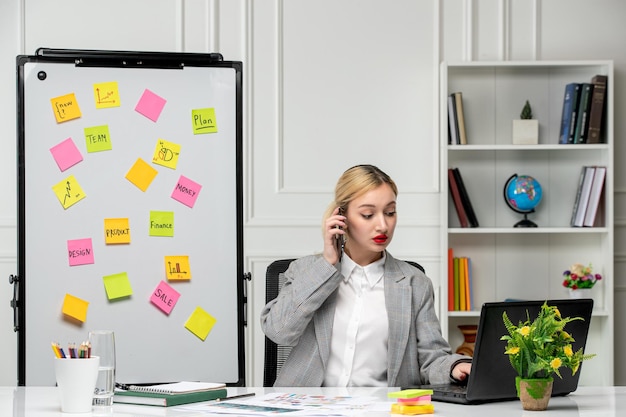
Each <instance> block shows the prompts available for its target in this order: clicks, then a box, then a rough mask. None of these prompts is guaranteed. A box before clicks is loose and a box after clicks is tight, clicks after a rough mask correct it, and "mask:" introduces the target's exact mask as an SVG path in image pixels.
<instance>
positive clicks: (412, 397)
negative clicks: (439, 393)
mask: <svg viewBox="0 0 626 417" xmlns="http://www.w3.org/2000/svg"><path fill="white" fill-rule="evenodd" d="M432 395H433V390H431V389H405V390H402V391H395V392H390V393H388V394H387V396H388V397H389V398H395V399H396V402H395V403H393V404H391V414H403V415H417V414H434V413H435V406H434V405H433V404H432V402H431V400H432Z"/></svg>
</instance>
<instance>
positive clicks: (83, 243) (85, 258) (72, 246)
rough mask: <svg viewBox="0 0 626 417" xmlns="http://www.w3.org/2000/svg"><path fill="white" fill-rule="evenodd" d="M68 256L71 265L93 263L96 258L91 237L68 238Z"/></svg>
mask: <svg viewBox="0 0 626 417" xmlns="http://www.w3.org/2000/svg"><path fill="white" fill-rule="evenodd" d="M67 257H68V258H69V262H70V266H77V265H87V264H92V263H93V262H94V260H93V244H92V242H91V238H86V239H74V240H68V241H67Z"/></svg>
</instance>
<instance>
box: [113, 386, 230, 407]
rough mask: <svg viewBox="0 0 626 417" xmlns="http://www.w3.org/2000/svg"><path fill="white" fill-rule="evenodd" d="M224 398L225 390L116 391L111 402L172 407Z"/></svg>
mask: <svg viewBox="0 0 626 417" xmlns="http://www.w3.org/2000/svg"><path fill="white" fill-rule="evenodd" d="M226 396H227V391H226V388H217V389H215V388H214V389H210V390H206V391H193V392H182V393H173V394H166V393H160V392H145V391H120V390H116V391H115V393H114V394H113V402H114V403H124V404H139V405H154V406H159V407H170V406H174V405H181V404H190V403H196V402H201V401H211V400H217V399H219V398H226Z"/></svg>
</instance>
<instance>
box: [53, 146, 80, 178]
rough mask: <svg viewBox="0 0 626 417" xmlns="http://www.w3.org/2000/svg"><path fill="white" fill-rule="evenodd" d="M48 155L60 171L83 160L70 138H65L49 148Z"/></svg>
mask: <svg viewBox="0 0 626 417" xmlns="http://www.w3.org/2000/svg"><path fill="white" fill-rule="evenodd" d="M50 153H51V154H52V157H53V158H54V161H55V162H56V163H57V165H58V166H59V169H60V170H61V171H65V170H66V169H68V168H71V167H73V166H74V165H76V164H77V163H79V162H80V161H82V160H83V156H82V155H81V154H80V151H79V150H78V148H77V147H76V144H75V143H74V141H73V140H72V138H67V139H65V140H64V141H63V142H61V143H59V144H58V145H55V146H53V147H52V148H50Z"/></svg>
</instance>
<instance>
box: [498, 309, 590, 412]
mask: <svg viewBox="0 0 626 417" xmlns="http://www.w3.org/2000/svg"><path fill="white" fill-rule="evenodd" d="M502 320H503V322H504V326H505V327H506V330H507V332H508V334H505V335H504V336H502V337H501V338H500V340H505V341H506V342H507V343H506V350H505V352H504V353H505V354H506V355H509V359H510V360H511V365H512V366H513V368H514V369H515V371H516V372H517V377H516V378H515V386H516V388H517V395H518V396H519V398H520V401H521V402H522V408H523V409H524V410H533V411H541V410H545V409H547V408H548V402H549V401H550V396H551V395H552V383H553V379H552V375H553V374H556V375H557V376H558V377H559V378H561V373H560V372H559V369H560V368H562V367H567V368H570V369H571V370H572V373H574V374H575V373H576V372H577V371H578V368H579V367H580V363H581V362H582V361H585V360H588V359H591V358H593V357H594V356H595V354H585V353H583V350H582V348H581V349H579V350H577V351H576V352H574V350H573V348H572V342H574V339H573V338H572V336H570V335H569V333H567V332H566V331H565V326H566V325H567V323H569V322H571V321H574V320H583V318H582V317H561V313H560V312H559V310H558V308H557V307H555V306H549V305H548V303H547V302H544V303H543V305H542V306H541V310H540V311H539V314H538V315H537V317H536V318H535V319H534V320H533V321H531V320H530V318H528V319H527V320H526V321H520V322H519V323H518V324H517V325H515V324H513V323H512V322H511V320H510V319H509V317H508V316H507V314H506V311H505V312H504V313H503V314H502Z"/></svg>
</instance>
